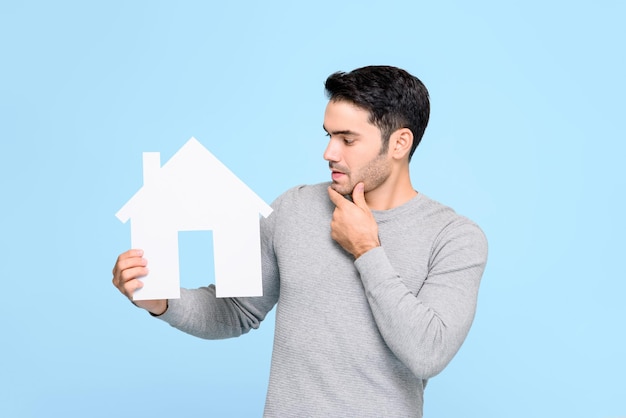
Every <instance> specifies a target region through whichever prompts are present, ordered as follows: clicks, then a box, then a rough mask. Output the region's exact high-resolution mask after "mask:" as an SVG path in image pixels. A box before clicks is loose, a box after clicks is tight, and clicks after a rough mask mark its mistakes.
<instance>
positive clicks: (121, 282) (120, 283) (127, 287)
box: [113, 267, 149, 296]
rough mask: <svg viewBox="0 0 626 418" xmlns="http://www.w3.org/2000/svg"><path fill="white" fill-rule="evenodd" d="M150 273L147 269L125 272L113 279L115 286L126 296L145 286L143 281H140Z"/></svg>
mask: <svg viewBox="0 0 626 418" xmlns="http://www.w3.org/2000/svg"><path fill="white" fill-rule="evenodd" d="M148 272H149V271H148V269H147V268H145V267H135V268H131V269H127V270H123V271H121V272H120V273H119V274H118V275H117V276H115V277H113V286H115V287H117V289H118V290H119V291H120V292H122V293H123V294H125V295H126V296H128V295H131V294H132V292H134V290H135V289H138V288H139V287H141V286H143V283H142V282H141V280H138V279H139V278H141V277H145V276H147V275H148ZM137 282H139V283H137Z"/></svg>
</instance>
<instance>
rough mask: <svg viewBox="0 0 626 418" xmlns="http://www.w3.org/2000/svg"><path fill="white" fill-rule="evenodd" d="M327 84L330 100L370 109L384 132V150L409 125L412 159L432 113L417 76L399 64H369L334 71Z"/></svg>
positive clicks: (374, 123) (371, 114) (426, 91)
mask: <svg viewBox="0 0 626 418" xmlns="http://www.w3.org/2000/svg"><path fill="white" fill-rule="evenodd" d="M325 88H326V95H327V96H328V98H329V99H330V100H331V101H347V102H351V103H353V104H354V105H355V106H357V107H359V108H361V109H364V110H366V111H368V112H369V114H370V119H369V121H370V123H372V124H373V125H375V126H377V127H378V128H379V129H380V132H381V134H382V141H383V144H382V145H383V148H382V149H383V150H386V149H387V146H388V144H389V138H390V137H391V134H392V133H394V132H395V131H397V130H398V129H401V128H408V129H410V130H411V132H412V133H413V146H412V147H411V152H410V153H409V160H411V157H412V156H413V153H414V152H415V148H417V145H418V144H419V143H420V141H421V140H422V136H423V135H424V131H425V130H426V125H428V117H429V115H430V100H429V98H428V90H427V89H426V86H424V84H423V83H422V82H421V81H420V80H419V79H418V78H417V77H415V76H413V75H411V74H409V73H408V72H406V71H404V70H402V69H400V68H396V67H391V66H382V65H378V66H368V67H362V68H357V69H356V70H353V71H351V72H349V73H344V72H341V71H340V72H336V73H334V74H331V75H330V76H329V77H328V78H327V79H326V83H325Z"/></svg>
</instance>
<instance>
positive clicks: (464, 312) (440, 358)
mask: <svg viewBox="0 0 626 418" xmlns="http://www.w3.org/2000/svg"><path fill="white" fill-rule="evenodd" d="M440 238H441V239H440V240H438V243H437V245H436V248H434V250H433V256H432V259H431V262H430V268H429V272H428V276H427V277H426V279H425V281H424V284H423V286H422V288H421V289H420V290H419V292H418V293H417V295H414V294H412V293H411V292H410V291H409V289H408V288H407V287H406V285H405V284H404V283H403V281H402V277H400V276H399V275H398V273H397V272H396V271H395V270H394V268H393V266H392V265H391V264H390V262H389V259H388V257H387V255H386V253H385V250H384V243H383V246H382V247H378V248H374V249H372V250H370V251H369V252H367V253H365V254H363V256H361V257H360V258H359V259H357V260H356V261H355V265H356V267H357V269H358V270H359V273H360V275H361V280H362V281H363V285H364V287H365V291H366V295H367V298H368V301H369V304H370V307H371V308H372V313H373V315H374V318H375V320H376V324H377V326H378V329H379V330H380V333H381V335H382V336H383V338H384V339H385V342H386V343H387V345H388V346H389V348H390V349H391V350H392V351H393V352H394V354H395V355H396V356H397V357H398V358H399V359H400V360H401V361H402V362H403V363H404V364H405V365H406V366H407V367H408V368H409V369H411V371H412V372H413V373H414V374H415V375H416V376H418V377H421V378H423V379H427V378H430V377H432V376H434V375H436V374H438V373H439V372H441V371H442V370H443V368H444V367H445V366H446V365H447V364H448V363H449V362H450V360H452V358H453V357H454V355H455V354H456V353H457V351H458V350H459V348H460V347H461V344H462V343H463V341H464V340H465V337H466V336H467V333H468V332H469V329H470V326H471V324H472V321H473V319H474V313H475V310H476V300H477V294H478V285H479V283H480V279H481V276H482V273H483V270H484V268H485V263H486V258H487V242H486V239H485V237H484V235H483V233H482V231H480V229H479V228H478V227H477V226H475V225H473V224H471V223H462V224H460V225H459V224H452V225H450V226H448V227H447V228H446V230H445V231H443V232H442V236H441V237H440Z"/></svg>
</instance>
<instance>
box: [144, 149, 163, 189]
mask: <svg viewBox="0 0 626 418" xmlns="http://www.w3.org/2000/svg"><path fill="white" fill-rule="evenodd" d="M160 169H161V153H159V152H144V153H143V185H144V186H146V185H148V184H150V183H152V182H153V181H154V180H155V179H156V177H157V175H158V173H159V170H160Z"/></svg>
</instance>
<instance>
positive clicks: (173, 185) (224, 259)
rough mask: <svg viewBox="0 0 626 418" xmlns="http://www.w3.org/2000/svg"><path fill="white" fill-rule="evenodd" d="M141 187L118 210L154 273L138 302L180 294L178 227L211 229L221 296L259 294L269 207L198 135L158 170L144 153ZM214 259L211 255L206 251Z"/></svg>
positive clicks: (157, 156) (152, 158) (153, 159)
mask: <svg viewBox="0 0 626 418" xmlns="http://www.w3.org/2000/svg"><path fill="white" fill-rule="evenodd" d="M143 180H144V184H143V187H142V188H141V189H139V190H138V191H137V193H135V195H134V196H133V197H132V198H131V199H130V200H129V201H128V202H127V203H126V204H125V205H124V206H123V207H122V208H121V209H120V210H119V211H118V212H117V214H116V216H117V218H118V219H119V220H120V221H122V222H124V223H126V222H127V221H128V219H131V246H132V248H141V249H143V250H144V255H145V257H146V258H147V259H148V267H149V269H150V273H149V274H148V275H147V276H146V277H144V278H142V281H143V282H144V287H143V288H142V289H139V290H138V291H136V292H135V294H134V295H133V299H134V300H146V299H174V298H179V297H180V278H179V261H178V232H179V231H198V230H212V231H213V239H214V244H213V247H214V255H213V256H214V259H215V286H216V293H217V296H218V297H237V296H239V297H243V296H261V295H262V291H263V288H262V277H261V242H260V231H259V214H261V215H262V216H264V217H267V216H268V215H269V214H270V213H271V212H272V208H271V207H270V206H269V205H267V204H266V203H265V202H264V201H263V200H262V199H261V198H260V197H259V196H257V195H256V194H255V193H254V192H253V191H252V190H251V189H250V188H248V186H246V184H245V183H244V182H243V181H241V180H240V179H239V178H238V177H237V176H235V175H234V174H233V173H232V172H231V171H230V170H229V169H228V168H227V167H226V166H225V165H224V164H222V163H221V162H220V161H219V160H218V159H217V158H216V157H215V156H214V155H213V154H211V153H210V152H209V150H207V149H206V148H205V147H204V146H202V144H200V142H198V141H197V140H196V139H195V138H191V139H189V141H187V143H185V145H183V146H182V147H181V149H180V150H178V152H176V154H174V156H172V158H171V159H170V160H169V161H168V162H167V163H166V164H165V165H163V167H161V163H160V154H159V153H158V152H156V153H155V152H150V153H144V154H143ZM207 256H209V255H207Z"/></svg>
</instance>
